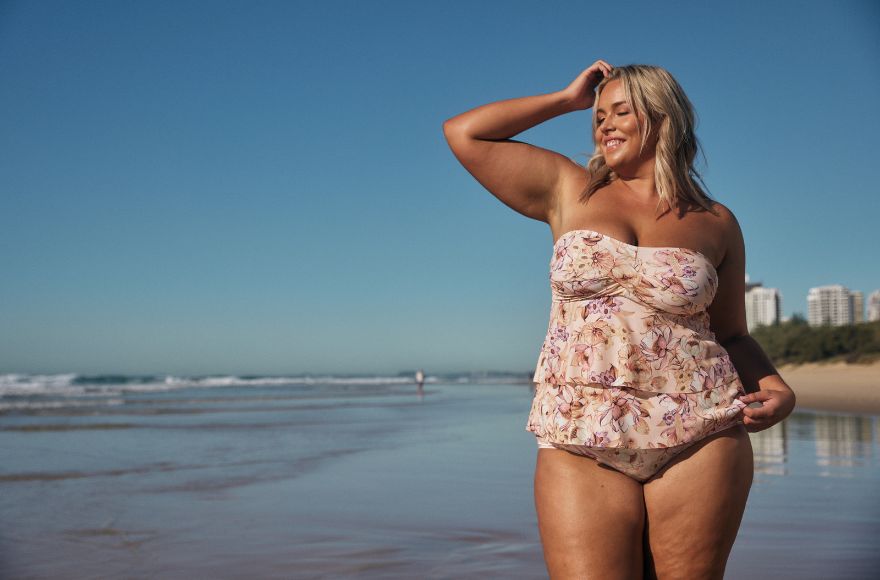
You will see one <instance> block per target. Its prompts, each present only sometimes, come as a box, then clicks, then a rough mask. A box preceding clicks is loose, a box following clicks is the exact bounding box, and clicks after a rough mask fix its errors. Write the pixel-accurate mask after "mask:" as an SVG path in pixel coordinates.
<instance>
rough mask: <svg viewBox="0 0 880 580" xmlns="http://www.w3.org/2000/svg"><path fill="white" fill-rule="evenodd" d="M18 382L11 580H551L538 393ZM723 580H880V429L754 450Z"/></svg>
mask: <svg viewBox="0 0 880 580" xmlns="http://www.w3.org/2000/svg"><path fill="white" fill-rule="evenodd" d="M411 377H412V374H409V373H402V374H400V375H396V376H373V375H360V376H359V375H344V376H343V375H323V376H319V375H303V376H219V375H218V376H171V375H150V376H122V375H109V376H108V375H101V376H87V375H79V374H73V373H71V374H54V375H29V374H7V375H0V517H2V526H0V578H2V579H7V578H14V579H19V578H21V579H31V578H33V579H39V578H65V579H68V578H77V579H79V578H171V579H174V578H187V579H189V578H221V579H222V578H295V579H299V578H302V579H310V578H316V579H317V578H334V579H337V578H368V579H369V578H389V579H397V578H400V579H403V578H406V579H412V578H456V579H458V578H505V579H516V578H523V579H531V578H534V579H542V578H547V577H548V575H547V571H546V568H545V566H544V561H543V558H542V552H541V544H540V537H539V535H538V528H537V520H536V516H535V511H534V499H533V476H534V467H535V459H536V454H537V447H536V445H535V440H534V436H533V435H532V434H530V433H528V432H526V431H525V425H526V417H527V415H528V411H529V408H530V405H531V400H532V396H533V392H534V391H533V385H532V384H531V382H530V381H529V376H528V375H526V374H519V375H516V374H505V373H478V374H462V375H436V376H434V375H431V374H430V373H429V374H428V376H427V378H426V381H425V384H424V385H423V386H422V387H421V388H420V387H419V386H418V385H416V384H415V383H414V382H413V380H412V378H411ZM750 437H751V441H752V446H753V449H754V452H755V479H754V484H753V486H752V490H751V493H750V496H749V500H748V504H747V507H746V512H745V515H744V518H743V522H742V526H741V528H740V532H739V536H738V537H737V541H736V544H735V545H734V548H733V551H732V553H731V556H730V560H729V562H728V566H727V572H726V576H725V578H728V579H738V578H742V579H752V578H774V579H776V580H778V579H788V578H792V579H794V578H798V579H805V578H816V579H827V578H835V579H837V578H853V579H856V578H857V579H862V578H875V577H878V563H880V557H878V549H877V548H878V538H880V418H878V416H873V415H857V414H840V413H825V412H819V411H812V410H807V409H797V410H796V411H795V412H794V413H793V414H792V415H791V416H790V417H789V418H788V419H786V420H785V421H784V422H782V423H779V424H777V425H775V426H774V427H772V428H770V429H767V430H765V431H762V432H759V433H752V434H750Z"/></svg>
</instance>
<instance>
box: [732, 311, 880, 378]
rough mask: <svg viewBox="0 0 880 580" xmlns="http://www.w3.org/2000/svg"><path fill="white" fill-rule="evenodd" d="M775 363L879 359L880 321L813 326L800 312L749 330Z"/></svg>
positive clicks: (869, 360) (859, 361) (850, 361)
mask: <svg viewBox="0 0 880 580" xmlns="http://www.w3.org/2000/svg"><path fill="white" fill-rule="evenodd" d="M749 334H751V335H752V337H753V338H754V339H755V340H757V341H758V344H760V345H761V347H762V348H763V349H764V351H765V352H766V353H767V356H769V357H770V359H771V360H772V361H773V364H776V365H781V364H787V363H796V364H799V363H806V362H819V361H828V362H831V361H845V362H848V363H868V362H872V361H874V360H878V359H880V321H873V322H863V323H859V324H848V325H845V326H810V325H809V324H807V321H806V319H805V318H804V317H803V316H801V315H800V314H797V313H796V314H794V315H793V316H792V317H791V319H789V320H788V321H786V322H782V323H779V324H774V325H771V326H758V327H757V328H754V329H753V330H751V331H750V332H749Z"/></svg>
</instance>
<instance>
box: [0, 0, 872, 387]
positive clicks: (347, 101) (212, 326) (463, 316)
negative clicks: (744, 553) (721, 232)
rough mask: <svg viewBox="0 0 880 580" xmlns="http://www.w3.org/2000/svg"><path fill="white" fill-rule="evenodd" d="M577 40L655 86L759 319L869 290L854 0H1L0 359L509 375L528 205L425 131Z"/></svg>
mask: <svg viewBox="0 0 880 580" xmlns="http://www.w3.org/2000/svg"><path fill="white" fill-rule="evenodd" d="M599 58H601V59H604V60H606V61H608V62H610V63H611V64H613V65H618V66H619V65H623V64H629V63H646V64H655V65H660V66H663V67H665V68H667V69H668V70H669V71H670V72H672V74H673V75H675V76H676V78H677V79H678V80H679V82H680V83H681V84H682V86H683V87H684V89H685V91H686V92H687V93H688V95H689V97H690V98H691V100H692V102H693V103H694V105H695V108H696V110H697V113H698V116H699V120H700V122H699V125H698V128H697V131H698V136H699V138H700V139H701V141H702V144H703V147H704V149H705V153H706V158H707V160H708V165H706V166H703V165H701V166H700V169H701V170H702V171H703V174H704V177H705V180H706V183H707V184H708V186H709V189H710V193H711V194H712V195H713V196H714V197H715V198H716V199H717V200H719V201H720V202H722V203H724V204H725V205H727V206H728V207H729V208H730V209H731V210H733V212H734V213H735V214H736V215H737V217H738V219H739V221H740V223H741V224H742V227H743V231H744V234H745V237H746V246H747V247H746V250H747V271H748V273H749V275H750V276H751V278H752V280H760V281H763V282H764V284H765V285H766V286H771V287H776V288H779V289H780V291H781V292H782V295H783V313H784V315H786V316H788V315H790V314H791V313H792V312H805V311H806V293H807V290H808V288H810V287H811V286H817V285H823V284H832V283H841V284H844V285H846V286H848V287H849V288H850V289H853V290H861V291H862V292H864V294H865V296H866V298H867V295H868V294H869V293H870V292H871V291H873V290H874V289H876V288H880V268H878V266H877V260H876V256H875V254H876V248H877V247H878V244H877V239H876V225H877V216H878V193H880V192H878V186H877V181H876V175H875V172H876V167H877V159H876V155H877V151H878V146H877V141H876V140H877V136H878V135H880V112H878V108H877V106H876V95H877V94H880V8H878V4H877V3H875V2H869V1H865V2H834V3H832V2H771V3H757V2H755V3H731V2H725V3H721V2H676V3H674V4H668V3H658V2H614V3H607V2H606V3H591V2H554V3H549V4H546V5H538V4H535V3H534V2H507V1H504V2H501V1H499V2H477V3H466V2H355V1H349V2H322V3H313V2H309V3H306V2H269V1H263V2H244V1H241V2H207V1H205V2H191V1H173V2H170V1H169V2H132V1H122V2H120V1H106V2H94V1H87V2H72V1H71V2H51V1H41V2H8V1H7V2H0V79H2V82H0V188H2V190H0V267H2V272H3V273H4V276H3V284H2V287H0V372H46V373H51V372H81V373H110V372H120V373H153V372H157V373H162V372H168V373H179V374H186V373H267V374H280V373H298V372H316V373H324V372H339V373H355V372H378V373H386V372H387V373H396V372H397V371H398V370H401V369H412V368H415V367H418V366H422V367H425V368H426V369H427V370H428V371H429V372H431V371H433V372H445V371H452V370H476V369H507V370H522V371H529V370H530V369H532V368H533V367H534V364H535V362H536V360H537V356H538V350H539V348H540V345H541V342H542V340H543V336H544V332H545V331H546V325H547V318H548V315H549V306H550V290H549V286H548V280H547V267H548V262H549V259H550V248H551V244H552V238H551V233H550V230H549V227H548V226H547V225H546V224H544V223H541V222H537V221H534V220H530V219H528V218H526V217H524V216H521V215H519V214H517V213H515V212H513V211H512V210H510V209H509V208H507V207H506V206H504V205H503V204H501V202H499V201H498V200H497V199H495V198H494V197H493V196H492V195H491V194H490V193H488V192H487V191H486V190H484V189H483V188H482V187H481V186H480V185H479V184H478V183H477V182H476V181H475V180H473V178H472V177H471V176H470V175H469V174H468V173H467V172H466V171H465V170H464V169H463V168H462V167H461V166H460V165H459V164H458V163H457V162H456V160H455V158H454V157H453V155H452V154H451V152H450V151H449V149H448V147H447V145H446V143H445V141H444V139H443V135H442V129H441V127H442V123H443V121H444V120H445V119H447V118H449V117H451V116H454V115H456V114H458V113H461V112H463V111H465V110H468V109H471V108H473V107H476V106H478V105H481V104H484V103H488V102H491V101H496V100H501V99H506V98H512V97H518V96H525V95H532V94H540V93H547V92H552V91H554V90H558V89H561V88H563V87H565V86H566V85H567V84H568V83H569V82H570V81H571V80H572V79H573V78H574V77H575V76H577V74H578V73H579V72H580V71H582V70H583V69H584V68H586V67H587V66H589V65H590V64H591V63H592V62H593V61H595V60H596V59H599ZM518 138H520V139H522V140H525V141H528V142H530V143H534V144H536V145H540V146H542V147H547V148H550V149H554V150H556V151H559V152H561V153H563V154H564V155H567V156H569V157H572V158H574V159H575V160H576V161H578V162H580V163H583V162H584V161H585V158H586V157H585V154H586V153H587V152H589V151H590V150H591V148H592V142H591V139H590V135H589V112H588V111H583V112H577V113H572V114H569V115H565V116H562V117H558V118H556V119H552V120H550V121H548V122H547V123H544V124H542V125H540V126H538V127H535V128H533V129H530V130H529V131H526V132H524V133H521V134H520V135H519V137H518Z"/></svg>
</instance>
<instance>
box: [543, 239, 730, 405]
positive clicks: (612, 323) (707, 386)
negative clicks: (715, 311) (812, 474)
mask: <svg viewBox="0 0 880 580" xmlns="http://www.w3.org/2000/svg"><path fill="white" fill-rule="evenodd" d="M550 289H551V294H552V301H551V310H550V323H549V325H548V328H547V335H546V337H545V339H544V343H543V345H542V347H541V353H540V356H539V358H538V364H537V366H536V368H535V373H534V376H533V380H534V381H535V382H542V383H550V384H557V385H562V384H569V385H570V384H583V385H590V384H592V385H594V386H597V385H602V386H607V387H612V386H620V387H629V388H632V389H637V390H645V391H653V392H666V393H683V392H701V391H707V390H711V389H717V388H720V387H722V386H726V385H728V384H730V383H732V382H734V381H739V376H738V375H737V373H736V370H735V369H734V367H733V364H732V362H731V360H730V357H729V356H728V353H727V351H726V350H725V349H724V348H723V347H722V346H721V345H720V344H719V343H718V342H717V341H716V339H715V335H714V333H713V332H712V331H711V330H710V329H709V313H708V307H709V305H710V304H711V303H712V300H713V298H714V297H715V293H716V291H717V289H718V273H717V271H716V270H715V267H714V265H713V264H712V262H711V261H710V260H709V258H707V257H706V256H705V255H704V254H702V253H700V252H697V251H696V250H689V249H687V248H677V247H645V246H634V245H632V244H627V243H625V242H622V241H620V240H617V239H615V238H612V237H609V236H606V235H604V234H601V233H599V232H595V231H593V230H584V229H581V230H573V231H570V232H566V233H565V234H563V235H562V236H561V237H560V238H559V239H558V240H557V241H556V243H555V244H554V245H553V255H552V256H551V259H550Z"/></svg>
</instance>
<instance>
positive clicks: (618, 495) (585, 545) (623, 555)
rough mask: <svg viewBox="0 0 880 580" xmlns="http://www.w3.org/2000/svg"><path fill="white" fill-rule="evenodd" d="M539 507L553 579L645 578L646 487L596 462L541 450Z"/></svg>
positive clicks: (537, 471)
mask: <svg viewBox="0 0 880 580" xmlns="http://www.w3.org/2000/svg"><path fill="white" fill-rule="evenodd" d="M535 508H536V511H537V514H538V529H539V530H540V533H541V543H542V544H543V546H544V560H545V561H546V563H547V570H548V571H549V573H550V578H551V579H552V580H563V579H569V578H572V579H573V578H577V579H578V580H584V579H590V578H597V579H602V580H606V579H608V580H612V579H615V578H621V579H626V580H632V579H638V578H641V576H642V565H643V560H642V554H643V545H642V537H643V533H644V524H645V505H644V497H643V496H642V485H641V484H640V483H639V482H637V481H635V480H633V479H631V478H629V477H627V476H625V475H623V474H622V473H619V472H617V471H614V470H613V469H609V468H607V467H604V466H601V465H599V464H598V463H597V462H596V461H595V460H594V459H591V458H588V457H582V456H578V455H575V454H572V453H569V452H567V451H562V450H559V449H539V450H538V459H537V465H536V468H535Z"/></svg>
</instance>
